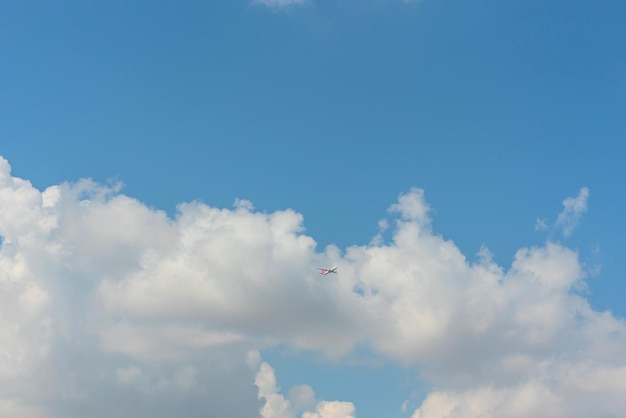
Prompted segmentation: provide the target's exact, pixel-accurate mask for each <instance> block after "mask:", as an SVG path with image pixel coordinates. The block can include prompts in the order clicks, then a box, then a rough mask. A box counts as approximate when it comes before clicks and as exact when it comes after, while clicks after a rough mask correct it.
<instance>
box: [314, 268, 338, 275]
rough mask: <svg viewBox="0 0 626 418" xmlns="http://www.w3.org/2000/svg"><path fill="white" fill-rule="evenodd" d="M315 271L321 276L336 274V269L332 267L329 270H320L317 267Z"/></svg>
mask: <svg viewBox="0 0 626 418" xmlns="http://www.w3.org/2000/svg"><path fill="white" fill-rule="evenodd" d="M317 269H318V270H320V274H323V275H327V274H329V273H335V274H337V267H333V268H331V269H321V268H319V267H318V268H317Z"/></svg>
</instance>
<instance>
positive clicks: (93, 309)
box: [0, 158, 626, 418]
mask: <svg viewBox="0 0 626 418" xmlns="http://www.w3.org/2000/svg"><path fill="white" fill-rule="evenodd" d="M588 194H589V192H588V190H587V189H585V188H583V189H581V192H580V194H579V195H578V197H576V198H569V199H566V200H565V201H564V207H565V208H564V211H563V213H562V214H561V215H560V216H559V218H558V220H557V224H558V225H560V227H562V228H563V232H564V234H566V231H569V232H567V234H569V233H571V230H572V229H573V227H575V225H576V224H577V223H578V222H579V219H580V215H581V214H582V213H583V212H584V211H585V210H586V200H587V197H588ZM429 213H430V208H429V205H428V204H427V202H426V200H425V196H424V192H423V191H422V190H420V189H413V190H410V191H409V192H408V193H405V194H402V195H400V196H399V198H398V201H397V202H396V203H395V204H393V205H391V207H390V210H389V219H387V220H383V221H381V222H380V223H379V227H380V229H381V231H382V230H384V229H387V228H389V229H390V230H391V231H392V236H391V239H390V240H389V241H388V242H386V241H385V240H384V239H383V236H382V233H381V234H379V235H377V236H375V237H374V239H373V240H372V241H371V242H370V243H369V244H368V245H356V246H351V247H348V248H345V249H339V248H337V247H335V246H329V247H327V248H325V249H323V250H320V249H318V248H317V247H316V243H315V241H314V240H313V238H311V237H309V236H307V235H305V234H304V227H303V218H302V215H300V214H298V213H296V212H294V211H292V210H283V211H276V212H273V213H260V212H257V211H255V210H254V208H253V206H252V204H251V203H249V202H246V201H238V202H236V204H235V205H234V207H233V208H232V209H219V208H213V207H210V206H208V205H205V204H202V203H199V202H193V203H184V204H181V205H179V206H178V209H177V214H176V216H175V217H173V218H171V217H168V216H167V215H166V214H165V213H164V212H162V211H158V210H154V209H151V208H148V207H147V206H146V205H144V204H143V203H141V202H139V201H137V200H136V199H133V198H131V197H128V196H125V195H123V194H121V193H120V191H119V188H118V187H116V186H103V185H99V184H95V183H93V182H91V181H88V180H81V181H79V182H77V183H73V184H60V185H54V186H51V187H49V188H47V189H46V190H44V191H39V190H37V189H36V188H34V187H33V186H32V185H31V184H30V183H29V182H28V181H25V180H22V179H18V178H15V177H12V176H11V173H10V166H9V164H8V162H7V161H6V160H4V159H1V158H0V236H2V246H1V247H0V347H1V348H0V388H1V389H2V391H1V392H0V393H2V394H3V395H2V396H0V412H2V411H10V415H11V416H16V417H20V416H38V417H46V416H51V417H55V416H64V417H73V416H84V415H85V411H89V410H90V409H89V408H90V407H91V408H92V409H93V407H94V405H97V406H98V407H99V408H98V411H100V412H98V413H99V414H100V415H97V414H96V415H95V416H103V417H105V416H111V415H115V414H117V415H119V414H122V415H128V414H131V415H133V416H137V417H141V416H151V417H159V416H163V417H166V416H171V415H172V414H173V413H174V412H173V411H176V414H181V413H184V415H185V416H189V417H193V416H203V415H204V414H205V412H206V408H207V407H208V405H211V408H212V409H211V410H212V416H215V417H218V418H219V417H222V416H223V417H227V416H229V417H230V416H254V414H257V415H258V414H259V413H260V414H261V415H262V416H263V417H265V418H268V417H282V416H289V417H291V416H294V414H297V413H298V412H301V411H304V415H305V416H306V418H313V417H315V418H318V417H323V418H329V417H353V416H354V406H353V405H352V404H350V403H342V402H324V401H322V402H317V401H316V400H315V396H314V392H313V391H312V389H311V388H310V387H308V386H306V385H304V386H302V387H296V388H293V389H292V391H291V392H290V395H289V397H288V398H285V397H283V395H281V394H280V393H279V390H278V387H277V385H276V381H275V378H274V377H273V376H274V375H273V370H272V369H271V367H269V365H266V364H265V363H261V360H260V357H259V356H258V354H257V355H254V354H250V353H256V351H254V350H261V349H263V348H266V347H271V346H274V345H277V344H284V345H287V346H291V347H293V348H296V349H306V350H313V351H315V352H318V353H321V354H323V355H325V356H328V357H333V358H335V359H341V357H342V356H344V355H347V354H349V353H350V352H351V351H352V350H353V348H354V347H356V346H357V345H365V346H368V347H370V348H371V350H373V351H374V352H375V353H377V354H378V355H380V356H383V357H385V358H387V359H390V360H393V361H395V362H398V363H400V364H405V365H410V366H417V367H418V368H419V370H420V374H421V376H422V377H423V378H424V379H426V380H427V381H428V382H429V383H431V384H432V385H433V386H434V387H436V388H437V389H436V390H434V391H433V392H432V393H431V394H429V395H428V397H427V398H426V399H425V400H424V402H423V403H422V405H421V406H420V407H419V408H418V409H417V410H416V411H415V413H414V417H416V418H417V417H419V418H436V417H455V416H469V417H471V416H481V417H509V416H510V417H516V416H526V415H528V414H531V413H536V414H539V415H541V416H554V417H577V416H590V415H595V416H598V415H601V414H604V415H605V416H612V415H611V414H613V415H614V416H618V415H619V411H622V410H624V409H626V408H624V406H626V405H624V404H623V401H621V399H623V398H626V397H625V396H624V395H626V387H624V385H623V384H622V383H621V382H624V381H626V379H625V377H626V375H625V374H624V370H626V352H625V350H626V349H625V347H626V344H625V343H626V328H625V327H624V323H623V321H622V320H621V319H619V318H616V317H614V316H613V315H611V313H609V312H597V311H594V310H593V309H592V308H591V307H590V306H589V304H588V302H587V301H586V300H585V298H584V297H582V296H581V295H580V294H579V293H578V292H577V289H580V288H581V287H583V286H584V278H585V275H586V272H585V270H584V269H583V267H582V265H581V263H580V261H579V259H578V255H577V254H576V252H574V251H572V250H571V249H569V248H567V247H565V246H563V245H560V244H556V243H552V242H547V243H546V244H545V245H542V246H537V247H530V248H521V249H520V250H518V251H517V253H516V254H515V255H514V259H513V262H512V264H511V266H510V267H508V268H505V267H502V266H499V265H497V264H496V263H495V262H494V261H493V260H492V258H491V256H490V253H489V251H488V250H487V249H482V250H481V252H480V253H479V258H478V260H477V261H475V262H470V261H468V260H467V259H466V257H465V256H464V255H463V254H462V253H461V251H460V250H459V248H458V247H457V246H456V245H455V244H454V242H452V241H451V240H448V239H445V238H444V237H442V236H440V235H438V234H436V233H435V232H434V231H433V227H432V222H431V219H430V216H429ZM567 234H566V235H567ZM331 264H332V265H337V266H338V267H339V272H340V274H338V275H333V277H332V278H330V279H328V280H326V279H325V280H320V279H319V275H318V274H316V272H315V267H317V266H319V265H331ZM250 350H253V351H250ZM246 356H247V363H248V365H249V366H253V367H254V368H256V367H259V364H260V365H261V366H260V369H259V372H258V373H257V375H256V385H257V387H258V390H259V391H258V398H260V399H261V400H262V401H263V403H262V406H261V408H260V409H259V403H258V399H257V396H256V394H255V390H254V387H253V385H252V382H254V381H255V378H254V371H253V369H250V368H249V367H247V366H246V364H245V363H246ZM51 387H52V388H54V389H53V390H50V388H51ZM111 399H115V400H116V401H115V402H111ZM138 399H143V400H144V401H142V402H138V401H137V400H138ZM181 405H184V408H182V407H181ZM564 405H565V406H564ZM181 408H182V409H181ZM620 408H621V409H620ZM259 411H260V412H259ZM537 411H542V412H541V413H538V412H537ZM616 411H617V412H616ZM7 414H9V412H7ZM507 414H508V415H507ZM577 414H578V415H577ZM584 414H586V415H584ZM90 416H94V414H91V415H90Z"/></svg>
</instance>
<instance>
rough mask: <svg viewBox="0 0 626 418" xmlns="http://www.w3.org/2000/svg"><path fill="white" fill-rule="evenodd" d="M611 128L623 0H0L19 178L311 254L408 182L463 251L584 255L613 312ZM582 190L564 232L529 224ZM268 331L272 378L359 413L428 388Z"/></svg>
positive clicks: (2, 85)
mask: <svg viewBox="0 0 626 418" xmlns="http://www.w3.org/2000/svg"><path fill="white" fill-rule="evenodd" d="M625 139H626V2H623V1H618V0H608V1H602V2H593V1H582V0H573V1H569V2H550V1H545V0H541V1H540V0H524V1H518V0H511V1H498V0H475V1H468V2H458V1H457V2H453V1H450V0H422V1H416V2H403V1H400V0H384V1H380V0H358V1H357V0H348V1H339V0H310V1H306V2H304V3H303V4H293V5H288V6H285V7H278V6H276V7H273V6H271V5H264V4H255V3H250V2H249V1H247V0H228V1H220V2H218V1H188V2H174V1H132V2H128V1H117V0H111V1H105V2H81V1H66V0H59V1H55V2H44V1H6V2H3V3H2V4H1V5H0V155H1V156H3V157H4V158H6V159H7V160H8V162H9V163H10V164H11V166H12V175H13V176H16V177H21V178H24V179H27V180H29V181H31V182H32V184H33V185H34V186H35V187H36V188H37V189H39V190H43V189H45V188H46V187H48V186H51V185H55V184H59V183H62V182H64V181H70V182H73V181H77V180H79V179H80V178H85V177H90V178H92V179H94V180H95V181H97V182H101V183H107V182H109V181H112V180H119V181H121V182H122V183H123V184H124V187H123V189H122V193H123V194H125V195H128V196H130V197H133V198H136V199H138V200H139V201H141V202H143V203H144V204H145V205H147V206H148V207H150V208H154V209H162V210H165V211H166V212H167V213H168V214H169V215H170V216H174V215H175V212H176V209H175V208H176V205H178V204H179V203H181V202H189V201H193V200H198V201H201V202H204V203H205V204H207V205H209V206H212V207H219V208H224V207H225V208H230V207H231V206H232V204H233V201H234V200H235V199H237V198H240V199H247V200H250V201H251V202H252V203H253V204H254V206H255V208H256V210H258V211H260V212H267V213H271V212H274V211H276V210H283V209H287V208H291V209H293V210H294V211H296V212H298V213H300V214H302V215H303V217H304V226H305V227H306V231H305V233H306V234H307V235H309V236H311V237H312V238H313V239H314V240H315V241H316V242H317V250H318V251H320V252H321V251H323V250H324V248H325V247H326V245H328V244H331V243H334V244H336V245H337V246H338V247H339V248H340V249H342V250H343V249H345V248H346V247H349V246H352V245H366V244H367V243H368V242H369V241H370V240H371V239H372V237H373V236H374V235H375V234H376V233H377V222H378V220H379V219H382V218H384V217H386V216H387V213H386V210H387V208H388V207H389V206H390V205H391V204H393V203H394V202H395V201H396V200H397V198H398V195H399V194H400V193H406V192H408V191H409V190H410V189H411V188H412V187H419V188H422V189H424V190H425V198H426V201H427V202H428V204H429V205H430V206H431V207H432V209H433V211H432V214H431V215H432V218H433V230H434V231H435V233H436V234H441V235H442V236H443V237H444V238H445V239H450V240H452V241H454V243H455V244H456V245H457V246H458V248H459V249H460V251H461V252H462V253H463V254H464V255H465V256H466V257H467V259H468V260H469V261H474V260H475V259H476V253H477V252H478V251H479V249H480V248H481V245H485V246H486V247H488V248H489V249H490V250H491V251H492V252H493V254H494V259H495V261H496V262H497V263H498V264H499V265H500V266H502V267H503V268H504V269H505V270H506V269H508V268H509V267H510V265H511V262H512V261H513V257H514V255H515V252H516V251H517V250H518V249H519V248H522V247H528V246H533V245H539V246H540V245H543V244H545V242H546V241H547V240H553V241H556V242H558V243H561V244H563V245H564V246H566V247H568V248H571V249H573V250H575V251H578V254H579V257H580V260H581V263H582V264H584V265H585V266H597V265H601V270H600V272H599V273H598V274H595V275H593V276H592V277H589V278H588V279H587V285H588V290H587V293H586V294H584V297H585V298H586V299H588V300H589V301H590V303H591V305H592V307H593V308H594V309H596V310H599V311H602V310H605V309H609V310H611V311H613V312H614V313H615V314H616V315H617V316H621V317H623V316H625V315H626V305H625V304H624V295H625V294H626V282H625V281H624V277H625V276H626V265H625V263H624V254H625V253H626V238H625V235H624V233H623V231H624V230H625V229H626V219H625V216H624V213H625V212H624V208H625V207H626V200H625V198H624V193H623V184H624V181H625V180H626V176H625V175H624V172H625V171H624V170H625V168H624V167H625V166H626V145H624V144H625V141H624V140H625ZM582 187H587V188H588V189H589V198H588V201H587V205H588V210H587V212H586V213H584V215H583V217H582V219H581V221H580V223H579V225H578V228H577V229H576V230H575V232H574V233H573V234H572V235H571V236H570V237H567V238H566V237H563V236H562V235H560V233H559V232H558V231H556V230H550V229H549V230H537V229H536V228H535V224H536V221H537V219H538V218H539V219H546V220H547V222H548V223H549V224H554V222H555V221H556V217H557V215H558V214H559V213H560V212H561V211H562V210H563V203H562V202H563V200H564V199H565V198H567V197H576V196H577V195H578V193H579V190H580V189H581V188H582ZM0 235H1V234H0ZM598 249H599V251H598ZM285 345H287V346H288V344H287V343H281V344H279V345H278V347H274V348H268V349H267V350H265V351H264V350H262V351H261V357H263V359H265V360H267V361H268V363H270V364H271V365H272V367H273V368H274V369H275V370H276V374H277V376H278V380H279V382H278V383H279V385H281V387H283V388H285V390H286V389H288V388H289V387H291V386H292V385H294V384H299V383H307V384H309V385H311V386H312V387H313V388H314V389H315V391H316V394H318V397H319V398H320V399H328V400H331V398H332V399H335V398H337V399H341V400H346V401H351V402H353V403H354V404H355V405H356V408H357V416H359V417H360V418H374V417H382V416H398V417H399V416H401V412H400V410H399V408H400V404H401V403H402V402H403V401H404V400H405V399H409V398H410V396H411V395H410V393H411V391H417V392H419V394H418V395H415V398H414V399H413V401H412V402H413V403H412V404H411V405H412V408H413V409H415V408H416V407H418V406H419V401H420V399H422V398H423V397H424V396H425V393H426V388H427V387H428V385H427V384H425V383H423V382H421V381H420V380H419V379H418V378H417V377H416V371H415V370H416V369H415V367H417V366H415V365H413V366H411V367H409V368H407V369H405V368H402V367H401V366H399V365H398V364H397V363H394V362H393V361H392V360H389V359H388V358H386V357H384V356H383V357H380V358H379V357H377V355H376V354H372V353H370V349H369V348H364V349H363V350H364V352H365V353H369V354H364V356H365V357H368V356H370V354H371V356H373V357H374V358H375V359H374V360H372V361H373V362H374V363H376V364H379V365H378V366H365V367H363V368H361V367H356V366H350V365H346V364H344V363H341V364H334V365H332V366H329V365H328V364H327V363H324V362H323V364H322V365H318V364H317V362H316V360H315V358H317V357H316V355H315V354H310V353H308V354H303V353H300V352H298V350H297V349H293V348H289V347H286V348H285ZM374 351H375V350H374ZM374 393H377V394H376V395H375V396H374V395H373V394H374ZM420 396H421V398H420ZM411 412H412V410H411V411H409V412H406V413H405V414H404V415H403V416H410V413H411Z"/></svg>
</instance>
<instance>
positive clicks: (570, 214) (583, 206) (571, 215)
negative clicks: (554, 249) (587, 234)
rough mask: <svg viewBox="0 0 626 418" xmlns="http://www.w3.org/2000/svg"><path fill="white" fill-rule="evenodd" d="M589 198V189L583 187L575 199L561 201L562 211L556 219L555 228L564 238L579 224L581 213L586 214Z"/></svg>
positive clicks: (569, 198)
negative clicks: (559, 230) (557, 228)
mask: <svg viewBox="0 0 626 418" xmlns="http://www.w3.org/2000/svg"><path fill="white" fill-rule="evenodd" d="M588 198H589V189H588V188H586V187H583V188H581V189H580V191H579V192H578V196H576V197H568V198H567V199H565V200H563V211H562V212H561V213H560V214H559V216H558V218H557V219H556V224H555V225H556V226H557V227H559V228H561V230H562V232H563V236H564V237H565V238H567V237H569V236H570V235H572V232H574V229H576V227H577V226H578V224H579V223H580V219H581V217H582V215H583V213H585V212H587V199H588Z"/></svg>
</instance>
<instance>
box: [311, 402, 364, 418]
mask: <svg viewBox="0 0 626 418" xmlns="http://www.w3.org/2000/svg"><path fill="white" fill-rule="evenodd" d="M354 417H355V408H354V405H353V404H352V402H339V401H332V402H328V401H322V402H320V403H318V404H317V408H316V409H315V412H305V413H304V414H302V418H354Z"/></svg>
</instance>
